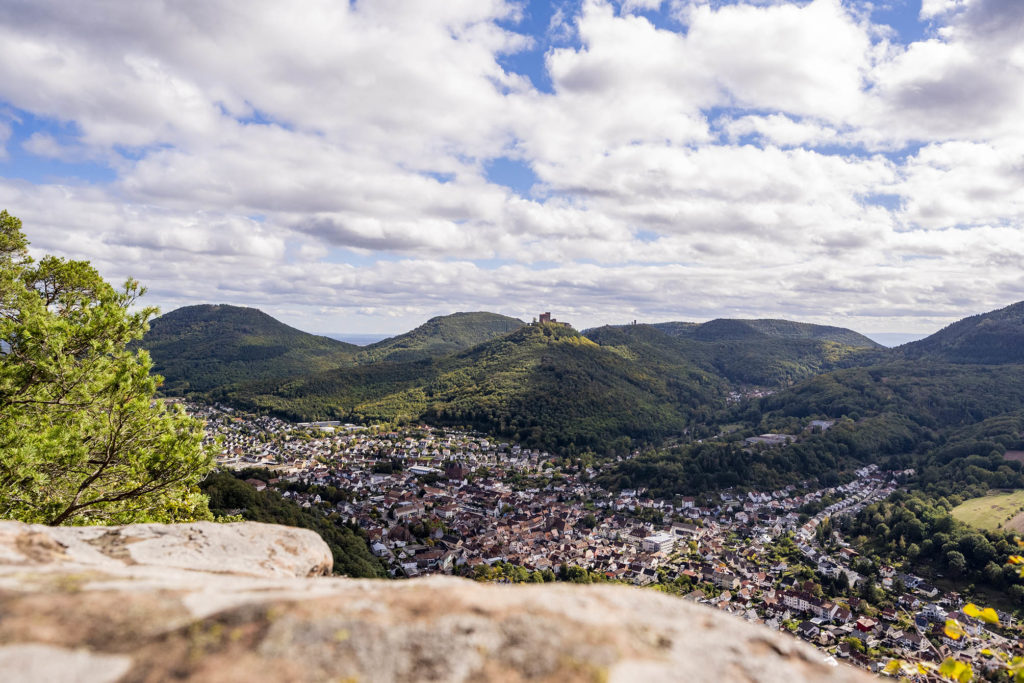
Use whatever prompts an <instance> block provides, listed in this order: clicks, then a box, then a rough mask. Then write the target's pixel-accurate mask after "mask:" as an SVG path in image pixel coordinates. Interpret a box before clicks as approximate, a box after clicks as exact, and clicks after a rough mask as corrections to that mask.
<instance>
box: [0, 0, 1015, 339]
mask: <svg viewBox="0 0 1024 683" xmlns="http://www.w3.org/2000/svg"><path fill="white" fill-rule="evenodd" d="M239 8H240V5H239V4H238V3H237V2H233V1H230V0H208V1H206V2H202V3H167V2H158V1H157V0H138V1H136V2H124V3H103V2H99V1H98V0H82V1H81V2H79V3H77V4H76V5H75V11H69V10H68V3H67V2H65V1H64V0H6V1H5V2H3V3H0V208H3V209H7V210H8V211H10V212H11V213H12V214H14V215H16V216H18V217H20V218H22V219H23V220H24V222H25V231H26V233H27V235H28V237H29V239H30V240H31V242H32V247H33V253H34V254H36V255H40V254H43V253H53V254H57V255H60V256H64V257H68V258H74V259H87V260H89V261H91V262H92V263H93V264H94V265H95V266H96V267H97V268H98V269H99V270H100V272H101V273H102V274H103V275H104V276H105V277H107V278H108V279H110V280H112V281H114V282H118V281H122V280H123V279H124V278H126V277H129V276H131V277H135V278H137V279H139V280H140V281H141V282H142V283H143V284H144V285H145V286H146V287H148V289H149V294H148V295H147V297H146V298H145V301H144V303H146V304H150V305H157V306H160V307H161V309H162V310H164V311H165V312H166V311H170V310H172V309H174V308H177V307H180V306H183V305H189V304H196V303H231V304H234V305H240V306H251V307H255V308H259V309H261V310H263V311H265V312H267V313H269V314H270V315H273V316H274V317H276V318H278V319H279V320H282V321H283V322H286V323H287V324H289V325H292V326H294V327H297V328H299V329H302V330H332V331H338V330H341V332H336V333H337V334H344V335H359V334H371V333H372V334H374V335H377V334H378V333H380V331H381V330H385V331H395V333H397V332H404V331H407V330H409V329H412V328H414V327H416V326H417V325H419V324H421V323H423V322H424V321H425V320H427V319H429V318H430V317H432V316H436V315H444V314H448V313H452V312H454V311H479V310H486V311H495V312H502V313H504V314H506V315H512V316H515V317H518V318H520V319H523V320H526V321H529V320H531V319H532V318H533V317H534V316H536V315H538V314H539V313H540V312H542V311H551V312H552V314H553V315H554V316H555V317H556V318H559V319H564V320H566V321H569V322H570V323H572V324H573V325H574V326H576V327H577V328H580V329H582V328H586V327H592V326H597V325H602V324H609V323H625V322H629V321H632V320H634V319H636V320H640V321H647V322H660V321H669V320H682V321H705V320H710V319H714V318H783V319H788V320H796V321H801V322H811V323H818V324H825V325H836V326H840V327H847V328H850V329H853V330H856V331H858V332H861V333H862V334H867V335H868V336H873V337H875V338H881V337H882V336H883V335H888V336H886V337H885V338H887V339H890V341H892V340H893V339H895V337H893V336H892V335H895V334H897V332H894V331H901V332H899V334H907V335H912V334H921V335H923V334H927V333H930V332H934V331H935V330H938V329H940V328H942V327H944V326H945V325H947V324H949V323H951V322H954V321H956V320H958V319H960V318H963V317H965V316H968V315H973V314H976V313H982V312H985V311H989V310H992V309H996V308H1001V307H1004V306H1007V305H1009V304H1012V303H1014V302H1016V301H1020V300H1022V299H1024V171H1022V168H1024V166H1022V163H1021V159H1022V158H1024V127H1022V126H1021V125H1020V121H1022V120H1024V50H1022V49H1021V40H1020V36H1021V31H1022V30H1024V2H1020V1H1018V0H894V1H892V2H884V3H882V2H869V1H868V0H565V1H559V2H550V1H546V2H544V1H540V0H526V1H523V2H507V1H504V0H380V1H376V2H368V1H359V2H335V1H333V0H311V2H308V3H305V4H304V5H303V7H302V10H301V11H296V10H295V9H294V8H291V7H287V6H285V5H282V4H281V3H279V2H271V1H270V0H252V1H251V2H248V3H245V5H244V11H240V9H239ZM874 330H882V331H885V332H883V333H875V332H873V331H874Z"/></svg>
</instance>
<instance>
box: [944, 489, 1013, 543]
mask: <svg viewBox="0 0 1024 683" xmlns="http://www.w3.org/2000/svg"><path fill="white" fill-rule="evenodd" d="M1021 508H1024V490H1019V491H1013V492H1010V493H1005V492H1002V493H992V494H989V495H987V496H982V497H981V498H972V499H970V500H967V501H964V502H963V503H961V504H960V505H957V506H956V507H955V508H953V516H954V517H956V518H957V519H959V520H960V521H961V522H965V523H967V524H970V525H971V526H975V527H978V528H979V529H991V530H992V531H996V530H997V529H999V528H1000V527H999V525H1000V524H1002V529H1005V530H1007V531H1019V532H1022V533H1024V512H1021Z"/></svg>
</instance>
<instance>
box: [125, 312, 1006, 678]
mask: <svg viewBox="0 0 1024 683" xmlns="http://www.w3.org/2000/svg"><path fill="white" fill-rule="evenodd" d="M228 309H229V310H228V311H227V312H228V313H229V314H231V316H232V318H233V319H234V320H235V321H236V323H235V327H238V324H237V320H238V315H241V317H242V318H245V317H246V316H252V314H251V313H244V314H238V312H237V311H232V310H230V307H228ZM1022 312H1024V304H1015V305H1014V306H1011V307H1008V308H1007V309H1002V310H1000V311H995V312H993V313H992V314H985V315H982V316H976V317H975V318H970V319H967V321H962V322H961V323H957V324H955V325H952V326H950V327H949V328H947V329H946V330H943V331H940V332H939V333H937V334H936V335H933V336H932V337H929V338H926V339H924V340H922V341H920V342H914V343H911V344H907V345H905V346H903V347H898V348H896V349H885V348H883V347H880V346H878V345H877V344H874V343H873V342H871V341H870V340H868V339H867V338H866V337H863V336H861V335H858V334H857V333H855V332H852V331H850V330H843V329H841V328H830V327H823V326H814V325H804V324H800V323H793V322H789V321H778V320H754V321H739V320H720V321H712V322H709V323H704V324H693V323H665V324H658V325H638V324H634V325H625V326H605V327H599V328H594V329H591V330H585V331H583V332H578V331H576V330H574V329H572V328H571V327H568V326H565V325H562V324H554V323H548V322H534V323H530V324H527V323H522V322H521V321H517V320H515V319H510V318H505V317H503V316H497V315H495V314H489V313H486V314H485V313H481V314H454V315H452V316H444V317H441V318H435V319H432V320H431V321H428V323H426V324H425V325H423V326H421V327H420V328H417V329H415V330H413V331H411V332H410V333H407V334H405V335H400V336H398V337H395V338H392V339H387V340H383V341H381V342H378V343H376V344H374V345H371V346H370V347H362V349H361V350H359V349H356V350H353V349H349V348H347V347H334V346H331V347H329V350H328V351H324V347H322V346H320V342H316V343H314V341H313V340H311V339H306V338H305V337H301V336H300V337H299V338H301V339H303V343H302V344H299V345H297V347H296V348H297V349H300V350H301V349H305V350H306V351H304V353H311V354H312V357H313V358H314V359H315V360H314V361H311V362H310V364H308V365H307V366H305V367H300V366H297V365H294V364H291V361H289V360H287V359H288V358H294V357H295V355H294V353H291V352H288V353H281V354H279V356H274V358H281V359H283V360H282V362H280V363H275V362H274V361H273V360H272V358H271V356H270V353H269V352H268V353H267V354H266V355H265V356H264V355H260V354H259V353H255V352H253V351H252V350H251V349H253V348H254V347H260V348H264V349H274V348H279V349H281V348H288V347H287V344H285V343H279V342H278V340H277V335H278V334H281V330H280V328H274V327H272V326H267V325H264V326H263V327H262V328H259V330H261V331H260V332H259V334H258V335H257V338H254V337H252V336H251V335H250V336H248V337H246V336H243V337H241V338H240V341H232V338H230V337H229V338H221V339H219V340H218V339H217V336H218V335H217V333H216V330H217V328H218V324H219V323H218V322H217V320H216V319H213V320H209V321H207V322H206V323H204V324H203V325H197V324H195V321H193V322H192V323H190V324H189V326H188V327H187V329H186V330H185V331H184V333H181V334H180V336H179V337H177V338H178V339H179V340H180V341H179V342H178V343H179V344H181V345H186V344H191V343H195V344H199V345H203V344H214V345H217V347H218V349H220V352H221V353H222V354H223V355H225V357H226V358H230V360H227V361H225V362H224V363H222V364H221V365H220V366H219V368H218V369H217V370H216V372H219V373H227V374H221V375H218V376H219V377H221V378H222V379H225V383H223V384H221V385H219V386H217V387H215V388H211V389H209V390H205V391H188V392H182V393H183V394H184V395H185V398H184V400H185V401H186V402H187V405H188V406H189V411H190V412H191V413H192V414H194V415H196V416H198V417H201V418H203V419H205V420H206V424H207V429H208V434H207V441H208V443H210V444H216V445H215V448H216V449H218V452H219V453H220V456H219V458H218V464H219V466H220V468H221V470H222V472H221V473H220V474H218V475H215V476H213V477H211V479H210V480H208V482H207V483H206V484H204V486H205V487H206V491H207V493H208V495H210V496H211V508H212V509H214V511H215V512H216V513H217V514H225V515H229V514H241V515H243V516H246V515H249V517H246V518H251V519H259V520H260V521H273V515H289V516H292V517H294V519H302V520H303V522H302V523H303V525H306V526H310V527H311V528H314V527H316V525H321V526H320V529H321V530H324V529H327V530H330V529H337V530H338V533H340V534H342V536H343V538H342V537H339V538H338V539H337V541H336V543H335V545H333V546H332V548H333V549H334V551H335V557H336V563H339V564H340V566H349V567H350V569H347V570H345V571H347V572H350V573H356V575H377V572H380V573H382V574H383V573H386V574H387V575H389V576H393V577H396V578H399V577H410V576H419V575H424V574H434V573H447V574H456V575H462V576H468V577H471V578H475V579H477V580H481V581H497V582H511V583H517V582H548V581H570V582H577V583H592V582H622V583H628V584H633V585H638V586H644V587H648V588H650V589H656V590H661V591H664V592H668V593H673V594H677V595H680V596H685V597H686V598H687V599H690V600H694V601H698V602H703V603H707V604H710V605H713V606H715V607H717V608H718V609H722V610H725V611H727V612H731V613H735V614H737V615H739V616H741V617H743V618H746V619H749V620H752V621H757V622H759V623H764V624H767V625H768V626H769V627H772V628H778V629H788V630H791V631H793V632H794V633H795V634H797V635H798V636H799V637H802V638H804V639H806V640H808V641H809V642H812V643H813V644H815V645H816V646H818V647H819V648H820V649H822V650H823V651H824V652H825V653H826V656H828V657H832V658H836V659H848V660H850V661H853V662H855V663H857V664H859V665H861V666H863V667H865V668H868V669H871V670H874V671H878V670H880V669H881V668H882V667H883V666H885V665H886V663H887V662H889V661H891V660H893V659H899V660H901V661H910V662H915V661H917V662H931V663H933V664H937V663H938V662H940V661H943V660H944V659H945V658H947V657H948V656H949V655H950V653H951V652H956V653H957V658H958V659H959V660H960V661H964V662H968V663H970V664H971V665H972V666H974V667H980V668H984V667H985V666H986V662H987V660H986V655H984V654H983V653H982V650H987V649H989V648H992V647H995V648H1006V647H1008V642H1007V641H1005V640H1004V638H1005V637H1007V636H1008V635H1011V634H1012V633H1013V629H1015V628H1016V627H1015V624H1016V620H1017V619H1018V618H1019V616H1020V614H1021V607H1022V605H1024V585H1022V582H1021V581H1020V579H1018V577H1017V576H1016V569H1015V568H1014V567H1013V566H1012V565H1010V564H1007V562H1008V558H1009V557H1011V556H1013V553H1014V552H1016V550H1015V548H1016V546H1015V544H1014V540H1013V533H1012V532H1013V528H1012V526H1013V523H1012V522H1011V521H1010V512H1011V511H1010V510H1009V508H1007V507H1006V506H1007V505H1009V506H1011V507H1013V506H1014V505H1017V506H1018V507H1019V503H1017V502H1016V501H1017V500H1018V497H1019V494H1020V491H1024V462H1022V461H1021V459H1020V458H1017V457H1015V456H1014V454H1015V453H1019V452H1020V451H1022V450H1024V366H1022V365H1021V364H1019V363H1018V359H1017V356H1016V355H1015V354H1016V348H1017V347H1016V346H1015V344H1016V342H1015V341H1014V340H1015V339H1016V337H1015V336H1014V335H1015V334H1016V332H1015V329H1016V328H1015V326H1022V325H1024V315H1022ZM196 313H201V314H202V315H207V316H209V315H213V316H214V318H216V316H218V315H221V314H223V313H224V311H223V310H220V309H205V310H201V311H197V312H196ZM173 315H174V314H171V316H173ZM992 321H995V322H992ZM172 322H173V318H172ZM154 327H156V326H154ZM250 329H257V328H256V327H255V326H252V327H250ZM288 330H291V328H288ZM992 330H996V331H997V332H998V333H999V334H1001V335H1006V339H1008V340H1009V341H1006V342H1003V341H1000V340H999V339H1000V338H997V337H998V335H997V336H993V333H992ZM168 333H169V334H168ZM163 334H164V335H165V336H164V337H163V340H164V341H165V342H166V340H167V339H174V338H175V334H176V333H175V332H174V328H173V327H166V326H165V327H164V328H163ZM287 334H288V335H296V334H297V335H304V333H301V332H298V331H297V330H296V331H289V332H287ZM197 335H198V336H197ZM975 339H980V340H982V342H983V346H984V348H985V349H986V350H985V352H984V354H983V355H978V354H973V355H972V353H968V352H967V351H965V345H967V346H969V345H970V344H971V343H972V342H971V340H975ZM965 340H967V341H965ZM145 343H146V342H145V340H144V342H143V346H145ZM979 343H981V342H979ZM151 353H153V356H154V360H155V363H156V364H157V366H158V367H161V368H164V369H165V371H166V370H167V369H169V370H171V371H172V372H173V373H178V374H172V375H171V376H170V377H169V378H168V381H167V384H166V385H165V387H167V388H173V387H181V386H193V382H192V379H191V377H190V373H191V372H192V371H193V369H194V366H190V365H189V364H188V363H187V362H182V361H181V360H180V359H179V358H178V357H176V356H175V353H174V346H173V344H172V345H170V346H169V345H167V344H166V343H165V344H164V345H163V346H159V347H157V346H154V348H153V349H152V350H151ZM245 354H248V355H245ZM179 355H180V354H179ZM243 355H245V360H244V361H241V362H239V361H238V358H240V357H242V356H243ZM327 359H330V360H327ZM185 360H187V358H186V359H185ZM977 361H984V362H977ZM232 363H235V365H232ZM327 364H332V367H327ZM300 365H301V362H300ZM201 372H206V370H201ZM228 375H230V378H228ZM194 386H196V387H199V386H202V383H201V382H200V383H197V384H194ZM218 438H219V439H220V440H219V441H217V440H216V439H218ZM232 472H233V473H234V474H231V473H232ZM245 490H253V491H258V495H261V496H272V497H273V502H266V501H263V502H261V503H260V505H261V506H262V507H261V508H260V510H262V512H259V513H258V515H260V516H258V515H257V512H254V511H253V510H254V508H247V507H246V506H245V505H239V504H238V501H239V500H242V499H244V500H250V498H251V496H252V495H254V494H251V493H246V492H245ZM993 490H1001V491H1008V492H1013V493H1008V494H1005V497H1006V498H1007V500H1003V499H1002V498H1000V499H995V498H991V499H990V498H986V497H985V496H988V495H989V493H990V492H991V491H993ZM1001 495H1002V494H1001ZM231 501H234V503H232V502H231ZM271 511H272V512H271ZM1004 513H1005V514H1004ZM268 515H270V516H269V517H268ZM993 515H994V516H995V517H1000V516H1001V517H1006V519H1000V520H995V517H993ZM292 517H289V518H292ZM324 525H326V526H324ZM346 563H348V564H347V565H346ZM974 600H977V601H983V603H984V604H986V605H991V606H993V607H995V608H996V609H997V610H998V611H999V623H1000V628H998V629H994V630H993V629H992V628H989V627H987V626H985V627H982V626H981V625H980V622H977V620H976V619H975V618H974V617H972V616H971V615H970V614H966V613H964V612H963V610H964V609H968V611H970V609H972V608H969V605H970V603H971V601H974ZM947 620H956V621H957V623H964V624H967V625H968V626H969V628H968V629H967V631H966V635H964V636H962V637H958V638H952V637H950V636H948V635H947V634H946V632H945V630H944V629H945V626H944V625H945V624H946V622H947Z"/></svg>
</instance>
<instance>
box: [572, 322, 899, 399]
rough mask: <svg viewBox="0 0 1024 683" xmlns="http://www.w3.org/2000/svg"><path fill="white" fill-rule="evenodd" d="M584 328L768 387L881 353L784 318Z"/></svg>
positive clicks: (854, 337)
mask: <svg viewBox="0 0 1024 683" xmlns="http://www.w3.org/2000/svg"><path fill="white" fill-rule="evenodd" d="M586 334H587V336H588V337H589V338H591V339H593V340H594V341H596V342H598V343H599V344H602V345H614V346H621V347H623V348H626V349H630V350H631V351H632V352H634V353H640V354H642V353H644V352H642V351H641V350H640V349H641V348H642V347H643V348H647V349H650V348H651V347H657V348H658V349H660V352H661V353H672V354H676V355H677V356H678V358H679V360H681V361H686V362H689V363H692V364H694V365H696V366H698V367H700V368H702V369H703V370H705V371H706V372H711V373H714V374H717V375H720V376H721V377H723V378H725V379H727V380H729V381H731V382H736V383H741V384H752V385H758V386H770V387H775V386H780V385H787V384H791V383H793V382H796V381H800V380H802V379H806V378H807V377H811V376H813V375H816V374H819V373H822V372H826V371H828V370H832V369H835V368H839V367H846V366H850V365H859V364H864V363H869V362H871V361H872V360H874V359H875V357H876V356H879V355H880V354H881V353H882V347H880V346H879V345H878V344H876V343H875V342H873V341H871V340H870V339H868V338H867V337H864V336H863V335H860V334H858V333H856V332H854V331H852V330H847V329H843V328H840V327H824V326H821V325H809V324H806V323H797V322H791V321H788V320H712V321H711V322H708V323H703V324H696V323H680V322H671V323H658V324H655V325H622V326H607V327H600V328H597V329H593V330H588V331H587V332H586Z"/></svg>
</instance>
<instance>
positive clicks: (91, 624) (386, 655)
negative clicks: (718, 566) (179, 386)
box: [0, 522, 869, 683]
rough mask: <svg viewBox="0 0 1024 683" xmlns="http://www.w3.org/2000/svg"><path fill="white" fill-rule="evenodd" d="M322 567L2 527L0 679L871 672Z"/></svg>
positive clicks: (656, 602)
mask: <svg viewBox="0 0 1024 683" xmlns="http://www.w3.org/2000/svg"><path fill="white" fill-rule="evenodd" d="M329 567H330V553H329V551H328V549H327V546H326V544H324V543H323V541H321V540H320V539H319V537H318V536H316V535H315V534H311V533H310V532H307V531H303V530H300V529H292V528H288V527H275V526H270V525H262V524H249V523H246V524H231V525H212V524H189V525H180V526H164V525H135V526H129V527H105V528H97V527H92V528H88V527H84V528H58V529H52V528H48V527H40V526H29V525H24V524H19V523H16V522H4V523H0V680H3V681H6V682H8V683H13V682H18V681H50V680H52V681H80V682H82V683H112V682H114V681H165V680H171V679H174V680H193V681H213V682H217V681H247V682H248V681H256V680H273V681H467V680H474V681H475V680H497V681H526V680H533V681H652V682H653V681H679V680H686V681H785V682H786V683H796V682H798V681H820V680H826V679H827V680H836V681H861V680H869V677H868V676H867V675H865V674H863V673H861V672H859V671H857V670H854V669H851V668H847V667H845V666H843V665H840V666H838V667H836V666H830V665H828V664H826V663H825V662H824V660H823V658H822V656H821V654H820V653H819V652H817V651H816V650H814V649H813V648H811V647H809V646H807V645H806V644H804V643H801V642H799V641H798V640H796V639H795V638H791V637H789V636H786V635H782V634H778V633H773V632H771V631H769V630H767V629H764V628H763V627H759V626H755V625H751V624H747V623H745V622H742V621H740V620H738V619H734V618H732V617H729V616H728V615H724V614H722V613H719V612H715V611H713V610H710V609H707V608H703V607H701V606H698V605H693V604H690V603H687V602H684V601H682V600H678V599H675V598H671V597H668V596H665V595H661V594H658V593H655V592H653V591H647V590H639V589H632V588H628V587H620V586H593V587H590V586H586V587H585V586H570V585H545V586H496V585H484V584H477V583H474V582H471V581H466V580H461V579H454V578H448V577H434V578H428V579H420V580H414V581H372V580H352V579H340V578H330V577H316V576H315V575H317V574H320V573H323V572H324V571H325V570H329ZM310 576H314V578H309V577H310Z"/></svg>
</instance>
